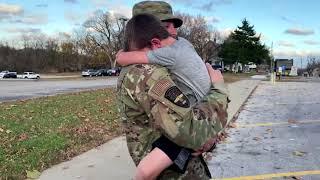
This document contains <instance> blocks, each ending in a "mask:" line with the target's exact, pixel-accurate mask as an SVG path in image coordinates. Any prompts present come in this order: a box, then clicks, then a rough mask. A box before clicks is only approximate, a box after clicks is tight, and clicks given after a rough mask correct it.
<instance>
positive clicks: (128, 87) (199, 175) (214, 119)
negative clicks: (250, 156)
mask: <svg viewBox="0 0 320 180" xmlns="http://www.w3.org/2000/svg"><path fill="white" fill-rule="evenodd" d="M218 87H219V88H218ZM118 100H119V110H120V115H121V119H122V122H123V124H124V131H125V133H126V137H127V145H128V149H129V152H130V155H131V157H132V159H133V161H134V163H135V164H136V165H138V164H139V162H140V160H141V159H142V158H143V157H144V156H146V155H147V153H149V152H150V150H151V148H152V147H151V144H152V143H153V142H154V141H155V140H156V139H158V138H159V137H160V136H161V135H165V136H166V137H167V138H168V139H170V140H171V141H172V142H174V143H176V144H178V145H180V146H183V147H187V148H190V149H200V148H201V147H202V146H203V145H204V144H205V143H206V142H207V141H208V140H209V139H211V138H212V137H215V136H216V135H217V133H218V132H221V131H222V130H223V129H224V127H225V126H226V123H227V112H226V109H227V103H228V102H227V101H228V100H227V94H226V91H225V90H224V88H220V86H219V85H217V84H215V86H214V87H213V86H212V89H211V91H210V92H209V94H208V95H207V96H205V98H203V100H202V101H201V102H198V103H197V104H195V105H194V106H190V105H189V104H188V99H187V98H186V96H184V95H183V94H182V92H181V91H179V89H178V88H177V86H176V85H175V83H174V82H173V81H172V80H171V78H170V74H169V72H168V71H167V69H166V68H163V67H160V66H157V65H146V64H143V65H131V66H127V67H125V68H123V69H122V71H121V74H120V76H119V81H118ZM206 171H207V169H206V165H205V162H203V161H202V160H201V159H200V158H199V157H193V158H192V159H191V160H190V161H189V164H188V166H187V170H186V172H185V174H179V173H176V172H174V171H171V170H166V171H164V172H163V173H162V174H161V176H160V177H161V178H162V179H169V178H168V177H170V178H173V179H179V178H181V179H183V177H186V178H185V179H187V178H188V179H209V176H208V175H207V172H206Z"/></svg>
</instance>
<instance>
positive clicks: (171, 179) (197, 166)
mask: <svg viewBox="0 0 320 180" xmlns="http://www.w3.org/2000/svg"><path fill="white" fill-rule="evenodd" d="M157 179H158V180H210V179H211V174H210V171H209V169H208V166H207V164H206V163H205V162H204V160H203V159H202V157H201V156H198V157H193V158H191V159H190V161H189V163H188V165H187V169H186V171H185V172H184V173H180V172H177V171H173V170H171V169H166V170H165V171H163V172H162V173H161V174H160V175H159V177H158V178H157Z"/></svg>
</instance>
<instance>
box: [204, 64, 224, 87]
mask: <svg viewBox="0 0 320 180" xmlns="http://www.w3.org/2000/svg"><path fill="white" fill-rule="evenodd" d="M206 67H207V70H208V73H209V75H210V78H211V82H212V83H213V84H215V83H223V82H224V80H223V76H222V74H221V72H220V71H219V70H214V69H213V68H212V66H211V65H210V64H209V63H206Z"/></svg>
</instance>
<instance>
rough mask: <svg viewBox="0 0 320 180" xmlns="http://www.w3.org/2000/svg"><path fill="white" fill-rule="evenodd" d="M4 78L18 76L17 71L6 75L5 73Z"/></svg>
mask: <svg viewBox="0 0 320 180" xmlns="http://www.w3.org/2000/svg"><path fill="white" fill-rule="evenodd" d="M3 78H17V73H16V72H8V73H6V74H5V75H3Z"/></svg>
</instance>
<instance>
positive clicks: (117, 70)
mask: <svg viewBox="0 0 320 180" xmlns="http://www.w3.org/2000/svg"><path fill="white" fill-rule="evenodd" d="M120 71H121V68H120V67H115V68H112V69H109V70H108V71H107V74H108V76H119V74H120Z"/></svg>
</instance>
